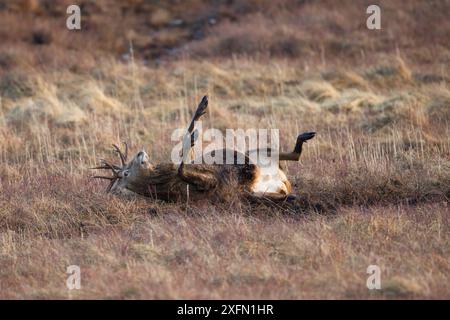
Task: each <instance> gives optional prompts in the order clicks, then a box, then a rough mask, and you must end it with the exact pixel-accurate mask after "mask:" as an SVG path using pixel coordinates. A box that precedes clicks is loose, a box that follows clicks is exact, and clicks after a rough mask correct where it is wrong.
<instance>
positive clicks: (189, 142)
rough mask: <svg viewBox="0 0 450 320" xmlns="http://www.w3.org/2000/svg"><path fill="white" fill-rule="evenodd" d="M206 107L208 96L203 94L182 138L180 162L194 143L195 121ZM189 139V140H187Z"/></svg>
mask: <svg viewBox="0 0 450 320" xmlns="http://www.w3.org/2000/svg"><path fill="white" fill-rule="evenodd" d="M206 108H208V97H207V96H204V97H203V98H202V101H200V103H199V104H198V106H197V109H196V110H195V112H194V115H193V117H192V120H191V123H190V124H189V127H188V129H187V132H186V136H185V138H184V140H183V149H182V151H181V157H182V160H181V163H183V162H184V161H185V160H186V159H187V158H188V154H189V152H190V150H191V149H192V147H193V146H194V145H195V140H196V138H197V137H196V135H198V131H197V130H195V131H194V126H195V122H196V121H198V120H199V119H200V118H201V116H202V115H204V114H205V113H206ZM188 139H189V140H188Z"/></svg>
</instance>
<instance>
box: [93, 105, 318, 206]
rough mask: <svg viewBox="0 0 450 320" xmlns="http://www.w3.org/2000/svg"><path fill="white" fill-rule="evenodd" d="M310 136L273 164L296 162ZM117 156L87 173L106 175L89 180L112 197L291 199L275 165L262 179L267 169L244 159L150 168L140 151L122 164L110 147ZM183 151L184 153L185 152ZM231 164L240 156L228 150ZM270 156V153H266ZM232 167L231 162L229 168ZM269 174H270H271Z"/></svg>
mask: <svg viewBox="0 0 450 320" xmlns="http://www.w3.org/2000/svg"><path fill="white" fill-rule="evenodd" d="M207 107H208V99H207V97H206V96H205V97H203V99H202V101H201V102H200V104H199V105H198V107H197V110H196V111H195V113H194V116H193V119H192V121H191V123H190V125H189V128H188V130H187V132H188V134H189V135H190V138H191V139H190V140H191V141H190V147H191V148H192V147H193V146H194V143H195V138H194V136H195V133H196V132H194V125H195V121H198V119H200V117H201V116H202V115H203V114H205V113H206V109H207ZM314 136H315V132H306V133H303V134H300V135H299V136H298V137H297V141H296V144H295V147H294V150H293V151H292V152H281V153H279V160H286V161H298V160H299V158H300V154H301V152H302V146H303V143H304V142H306V141H307V140H309V139H312V138H313V137H314ZM113 147H114V149H115V151H116V152H117V153H118V154H119V157H120V161H121V165H120V166H118V165H114V164H110V163H108V162H107V161H104V160H103V161H102V165H101V166H99V167H96V168H93V169H107V170H111V171H112V173H113V176H111V177H105V176H94V178H100V179H108V180H110V184H109V186H108V188H107V191H108V192H112V193H116V194H139V195H142V196H145V197H150V198H154V199H160V200H165V201H185V200H186V199H189V200H192V201H196V200H201V199H210V200H213V201H230V200H232V199H234V198H235V197H238V198H246V199H250V200H259V199H266V200H270V201H274V202H280V201H285V200H287V199H292V198H294V197H293V195H292V194H291V192H292V187H291V184H290V182H289V180H288V179H287V177H286V174H285V173H284V172H283V170H282V169H281V168H280V167H279V166H278V165H277V167H276V168H275V174H273V171H272V174H270V175H269V174H267V168H265V167H264V166H261V165H258V164H257V163H254V162H252V161H251V159H250V157H249V156H248V153H247V154H245V155H244V159H245V161H244V163H243V164H190V163H186V162H187V161H186V160H185V159H186V157H184V158H183V160H182V161H181V163H180V164H179V165H176V164H174V163H161V164H157V165H153V164H152V163H150V161H149V157H148V155H147V153H146V152H145V151H139V152H138V153H137V154H136V155H135V156H134V157H133V158H132V159H131V161H129V162H128V163H127V155H128V148H127V145H126V144H125V152H122V151H121V150H120V149H119V147H117V146H116V145H113ZM188 151H189V148H188ZM213 152H222V154H223V155H225V152H230V150H215V151H213ZM231 152H232V153H233V156H234V158H235V159H237V157H238V156H242V154H241V153H239V152H238V151H234V150H231ZM269 152H270V150H269ZM234 163H237V162H234ZM272 169H273V168H272Z"/></svg>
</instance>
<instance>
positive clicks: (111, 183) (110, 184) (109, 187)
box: [106, 180, 116, 193]
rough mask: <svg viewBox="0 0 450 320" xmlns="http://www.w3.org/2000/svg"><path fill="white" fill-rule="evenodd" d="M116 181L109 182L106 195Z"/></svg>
mask: <svg viewBox="0 0 450 320" xmlns="http://www.w3.org/2000/svg"><path fill="white" fill-rule="evenodd" d="M115 182H116V180H111V182H110V183H109V184H108V187H107V188H106V193H108V192H110V191H111V188H112V187H113V185H114V183H115Z"/></svg>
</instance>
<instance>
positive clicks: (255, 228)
mask: <svg viewBox="0 0 450 320" xmlns="http://www.w3.org/2000/svg"><path fill="white" fill-rule="evenodd" d="M393 64H395V61H394V60H393ZM247 70H251V72H247ZM324 71H327V70H324ZM336 72H337V73H339V72H338V71H336ZM336 72H334V73H335V76H336ZM350 72H351V73H350V74H352V76H351V78H352V79H357V80H356V82H358V83H360V84H364V85H363V86H359V87H358V88H355V87H354V86H353V85H350V84H352V83H354V82H355V81H354V80H352V81H347V83H349V85H348V86H347V85H344V84H343V82H342V81H341V82H340V85H338V84H337V83H336V82H334V81H332V80H330V81H328V80H325V79H327V77H320V74H317V73H305V72H302V71H298V69H296V68H295V67H293V66H292V62H274V63H272V64H259V63H257V62H255V61H252V60H245V59H243V60H239V61H237V60H233V61H222V63H221V65H215V64H214V63H212V62H189V63H187V62H180V63H173V64H171V65H170V67H165V68H144V67H141V66H135V67H133V66H130V65H128V64H120V63H114V62H108V63H105V64H104V65H101V64H100V65H98V66H97V68H96V69H95V70H93V71H92V74H91V75H87V74H82V75H77V74H73V73H70V72H64V73H61V72H60V73H54V74H52V73H48V74H45V75H44V74H40V73H28V74H26V79H27V83H28V84H29V88H28V89H29V90H28V91H20V90H16V88H9V87H8V90H15V91H14V92H15V93H16V94H15V95H13V96H3V98H2V104H1V109H0V110H1V113H0V114H1V116H0V123H1V126H2V127H1V131H0V135H1V139H0V146H1V149H0V150H1V151H0V159H2V163H3V165H2V167H1V171H0V176H1V182H0V188H1V193H0V241H1V242H0V250H1V251H0V270H1V277H0V285H1V287H2V291H1V294H0V296H1V297H2V298H285V299H297V298H374V299H378V298H381V299H384V298H448V297H449V292H450V288H449V287H448V282H447V281H446V276H447V274H448V271H449V269H450V265H449V260H448V259H449V249H448V248H450V246H449V237H448V234H449V230H448V225H449V224H448V212H449V211H448V199H449V197H450V170H449V169H450V161H449V159H450V158H449V155H450V140H449V138H448V137H449V134H448V133H449V132H448V128H449V127H448V123H449V121H450V118H449V114H448V102H449V96H450V94H449V92H450V91H449V88H448V83H444V82H443V83H437V84H436V83H434V84H423V83H420V82H414V81H415V80H413V79H412V80H411V82H408V83H406V84H405V83H402V82H398V84H397V86H396V87H395V88H391V87H390V88H384V87H380V83H379V79H378V78H377V79H376V80H374V79H371V78H370V76H367V75H366V74H365V71H364V70H359V69H355V70H351V71H350ZM324 73H326V72H324ZM337 77H338V76H336V77H335V79H336V78H337ZM345 77H348V73H345V74H344V75H342V76H340V78H341V79H344V78H345ZM204 93H208V94H209V95H210V101H211V106H210V107H211V108H210V113H209V116H208V117H207V119H205V124H204V126H208V127H221V128H226V127H228V128H236V127H242V128H249V127H254V126H258V127H267V128H280V130H281V138H282V145H283V148H288V147H291V145H292V142H293V141H294V139H295V137H296V135H297V133H299V132H301V131H306V130H316V131H317V132H318V136H317V137H316V138H315V139H314V140H313V141H311V142H310V143H308V144H307V145H306V146H305V150H304V154H303V156H302V159H301V163H300V164H290V165H289V166H288V174H289V176H290V178H291V180H292V181H293V183H294V184H295V190H296V192H298V193H299V195H300V196H301V197H302V198H303V199H304V202H303V203H304V206H302V208H299V209H298V210H299V211H298V212H297V213H293V212H292V211H289V212H285V211H284V210H282V209H280V210H275V211H274V209H273V208H265V207H257V208H248V207H246V206H243V205H241V204H235V205H234V206H233V207H232V208H228V207H227V206H224V205H221V204H216V205H215V206H203V205H198V206H195V205H192V204H191V205H189V206H186V205H185V204H181V205H180V204H162V203H152V202H151V201H148V200H144V199H122V198H117V197H113V196H110V195H106V194H104V192H103V188H104V186H103V184H102V183H99V182H96V181H92V180H90V179H89V175H90V172H89V170H88V167H90V166H93V165H94V163H96V162H97V161H98V159H99V158H100V157H105V156H106V157H110V156H112V152H111V151H110V149H109V145H110V144H111V143H117V142H119V141H122V140H126V141H129V142H131V146H132V150H137V149H138V148H139V147H141V146H145V147H146V149H147V150H149V154H150V155H151V158H152V160H153V161H155V162H157V161H167V160H168V158H169V154H170V149H171V145H172V144H171V142H170V139H169V137H170V132H171V130H172V129H173V128H176V127H179V126H183V125H185V123H186V122H187V119H188V118H189V114H190V112H191V111H192V107H193V106H194V105H195V102H196V101H197V100H198V98H199V97H200V96H201V95H202V94H204ZM436 115H439V116H438V117H437V116H436ZM71 264H75V265H79V266H80V267H81V270H82V289H81V290H80V291H69V290H67V288H66V287H65V279H66V277H67V275H66V274H65V268H66V267H67V266H68V265H71ZM370 264H377V265H379V266H380V267H381V269H382V288H383V289H382V290H381V291H376V292H374V291H370V290H368V289H367V288H366V286H365V283H366V278H367V276H368V275H367V274H366V273H365V272H366V268H367V267H368V265H370Z"/></svg>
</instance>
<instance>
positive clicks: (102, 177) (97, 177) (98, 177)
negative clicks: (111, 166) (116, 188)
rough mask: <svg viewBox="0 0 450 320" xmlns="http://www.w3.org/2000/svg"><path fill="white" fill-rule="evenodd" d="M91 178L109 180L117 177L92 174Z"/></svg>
mask: <svg viewBox="0 0 450 320" xmlns="http://www.w3.org/2000/svg"><path fill="white" fill-rule="evenodd" d="M91 178H92V179H105V180H111V181H113V180H116V179H117V178H116V177H105V176H92V177H91Z"/></svg>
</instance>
